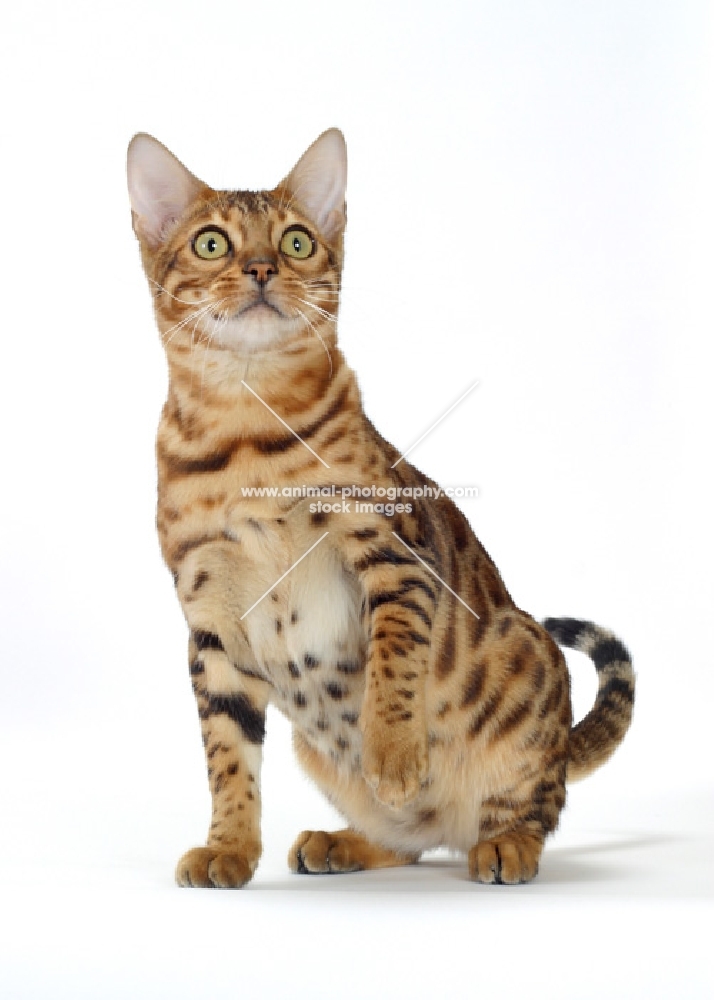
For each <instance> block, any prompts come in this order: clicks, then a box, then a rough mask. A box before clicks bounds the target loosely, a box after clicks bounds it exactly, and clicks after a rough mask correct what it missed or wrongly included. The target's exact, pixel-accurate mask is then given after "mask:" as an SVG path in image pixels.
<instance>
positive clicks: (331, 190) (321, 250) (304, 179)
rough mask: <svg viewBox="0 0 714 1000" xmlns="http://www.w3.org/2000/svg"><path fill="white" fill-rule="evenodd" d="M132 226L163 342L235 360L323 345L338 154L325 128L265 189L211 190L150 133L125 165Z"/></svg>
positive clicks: (338, 140)
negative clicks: (303, 344)
mask: <svg viewBox="0 0 714 1000" xmlns="http://www.w3.org/2000/svg"><path fill="white" fill-rule="evenodd" d="M127 172H128V181H129V196H130V199H131V207H132V220H133V225H134V231H135V233H136V235H137V237H138V239H139V242H140V244H141V252H142V260H143V263H144V269H145V270H146V274H147V277H148V278H149V281H150V283H151V287H152V291H153V293H154V296H155V299H154V301H155V308H156V316H157V321H158V324H159V329H160V331H161V333H162V337H163V339H164V343H165V344H166V345H171V348H173V349H175V350H184V351H185V350H188V349H190V348H191V347H192V346H194V345H195V344H196V343H197V342H201V343H203V344H210V345H211V346H212V347H215V348H218V349H225V350H230V351H232V352H235V353H238V354H255V353H258V352H266V351H267V352H273V351H276V350H277V351H279V350H281V349H282V348H284V347H286V346H287V345H288V344H291V343H293V342H295V341H296V340H298V339H301V338H302V339H304V338H305V337H308V336H313V335H314V334H315V333H316V334H317V335H318V336H320V337H322V338H323V340H324V339H329V340H331V341H332V342H334V336H335V330H334V327H335V318H336V314H337V305H338V294H339V286H340V271H341V267H342V237H343V231H344V225H345V186H346V182H347V155H346V149H345V142H344V138H343V136H342V133H341V132H339V131H338V130H337V129H330V130H329V131H327V132H324V133H323V134H322V135H321V136H320V137H319V139H317V140H316V141H315V142H314V143H313V144H312V146H310V148H309V149H308V150H307V152H306V153H305V154H304V155H303V156H302V157H301V159H300V160H299V161H298V163H297V164H296V165H295V167H293V169H292V170H291V171H290V173H289V174H288V175H287V177H286V178H285V180H283V181H282V182H281V183H280V184H278V186H277V187H276V188H274V189H273V190H271V191H260V192H251V191H215V190H213V189H212V188H210V187H208V186H207V185H206V184H204V183H203V182H202V181H200V180H198V178H197V177H195V176H194V175H193V174H192V173H191V172H190V171H189V170H187V169H186V168H185V167H184V166H183V164H181V163H180V162H179V161H178V160H177V159H176V157H175V156H174V155H173V154H172V153H170V152H169V150H168V149H166V147H165V146H163V145H162V144H161V143H160V142H158V141H157V140H156V139H154V138H152V137H151V136H150V135H146V134H144V133H140V134H139V135H136V136H134V138H133V139H132V141H131V143H130V145H129V153H128V161H127Z"/></svg>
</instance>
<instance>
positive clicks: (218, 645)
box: [193, 629, 223, 652]
mask: <svg viewBox="0 0 714 1000" xmlns="http://www.w3.org/2000/svg"><path fill="white" fill-rule="evenodd" d="M193 641H194V642H195V643H196V646H197V647H198V649H219V650H221V652H223V643H222V642H221V640H220V638H219V637H218V636H217V635H216V633H215V632H204V631H203V630H202V629H199V630H198V631H197V632H194V633H193Z"/></svg>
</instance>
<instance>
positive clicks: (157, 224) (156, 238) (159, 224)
mask: <svg viewBox="0 0 714 1000" xmlns="http://www.w3.org/2000/svg"><path fill="white" fill-rule="evenodd" d="M127 179H128V182H129V198H130V200H131V208H132V212H133V213H134V229H135V231H136V233H137V235H139V236H141V237H143V238H144V239H145V240H146V241H147V242H148V243H149V244H150V245H151V246H152V247H156V246H158V245H159V244H160V243H161V242H162V241H163V240H164V239H165V237H166V234H167V233H168V232H169V230H170V229H171V227H172V226H173V225H174V224H175V223H176V222H177V220H178V219H180V218H181V216H182V215H183V214H184V212H185V211H186V209H187V208H188V206H189V205H190V204H191V202H192V201H193V200H194V199H195V198H196V196H197V195H198V193H199V192H200V191H202V190H204V189H205V184H203V183H202V182H201V181H199V180H198V178H197V177H194V176H193V174H192V173H191V172H190V171H189V170H187V169H186V167H184V165H183V164H182V163H180V162H179V161H178V160H177V159H176V157H175V156H174V155H173V153H170V152H169V151H168V149H167V148H166V146H163V145H162V144H161V143H160V142H159V141H158V140H157V139H154V138H153V136H150V135H147V134H146V133H145V132H139V133H138V135H135V136H134V138H133V139H132V140H131V142H130V143H129V151H128V153H127Z"/></svg>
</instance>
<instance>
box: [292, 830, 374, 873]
mask: <svg viewBox="0 0 714 1000" xmlns="http://www.w3.org/2000/svg"><path fill="white" fill-rule="evenodd" d="M359 854H360V851H359V849H357V850H355V844H354V842H353V841H352V842H351V841H350V839H349V838H346V837H342V836H341V835H340V834H339V833H325V832H323V831H321V830H320V831H314V830H304V831H303V832H302V833H301V834H300V836H299V837H298V839H297V840H296V841H295V843H294V844H293V846H292V847H291V848H290V853H289V854H288V865H289V866H290V871H293V872H299V873H300V874H301V875H317V874H327V873H331V874H337V873H345V872H358V871H360V870H361V869H362V868H364V867H365V866H364V863H363V859H362V858H360V857H359Z"/></svg>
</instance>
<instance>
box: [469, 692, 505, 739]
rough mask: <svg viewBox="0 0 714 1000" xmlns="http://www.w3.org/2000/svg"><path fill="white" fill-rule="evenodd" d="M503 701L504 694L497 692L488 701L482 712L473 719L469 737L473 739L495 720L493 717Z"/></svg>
mask: <svg viewBox="0 0 714 1000" xmlns="http://www.w3.org/2000/svg"><path fill="white" fill-rule="evenodd" d="M502 701H503V692H502V691H496V692H494V694H492V695H491V697H490V698H489V699H488V701H487V702H486V704H485V705H484V706H483V708H482V709H481V711H480V712H477V714H476V715H475V716H474V717H473V719H472V720H471V725H470V726H469V733H468V734H469V737H471V739H473V737H474V736H477V735H478V733H479V732H480V731H481V730H482V729H483V727H484V726H485V725H486V723H487V722H488V721H489V720H490V719H492V718H493V716H494V715H495V714H496V712H497V711H498V707H499V705H500V704H501V702H502Z"/></svg>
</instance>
